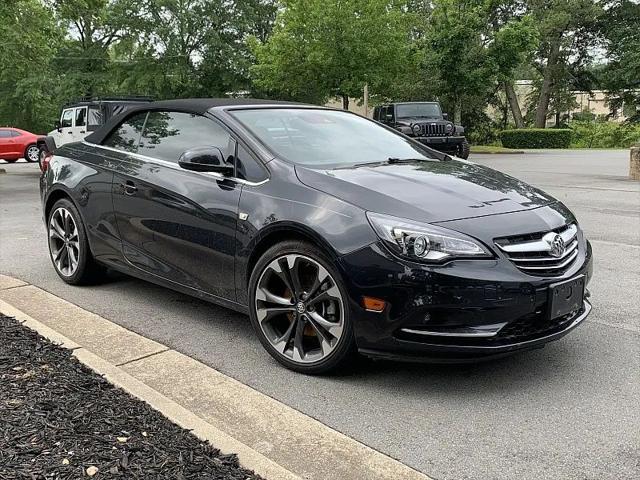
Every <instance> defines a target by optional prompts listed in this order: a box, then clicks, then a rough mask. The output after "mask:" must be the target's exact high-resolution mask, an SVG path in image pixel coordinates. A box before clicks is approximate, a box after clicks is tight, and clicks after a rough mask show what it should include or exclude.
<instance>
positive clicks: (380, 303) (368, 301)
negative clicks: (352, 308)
mask: <svg viewBox="0 0 640 480" xmlns="http://www.w3.org/2000/svg"><path fill="white" fill-rule="evenodd" d="M362 305H363V306H364V308H365V310H366V311H367V312H381V311H383V310H384V307H386V306H387V302H385V301H384V300H380V299H379V298H374V297H362Z"/></svg>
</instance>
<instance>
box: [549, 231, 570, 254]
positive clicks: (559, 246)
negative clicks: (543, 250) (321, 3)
mask: <svg viewBox="0 0 640 480" xmlns="http://www.w3.org/2000/svg"><path fill="white" fill-rule="evenodd" d="M549 246H550V247H551V248H550V249H549V253H550V254H551V256H552V257H556V258H558V257H561V256H562V255H563V254H564V251H565V250H566V248H567V247H566V245H565V244H564V240H563V239H562V237H561V236H560V235H556V236H555V237H553V239H552V240H551V242H549Z"/></svg>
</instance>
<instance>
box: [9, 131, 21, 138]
mask: <svg viewBox="0 0 640 480" xmlns="http://www.w3.org/2000/svg"><path fill="white" fill-rule="evenodd" d="M11 136H12V137H21V136H22V134H21V133H20V132H18V131H17V130H11Z"/></svg>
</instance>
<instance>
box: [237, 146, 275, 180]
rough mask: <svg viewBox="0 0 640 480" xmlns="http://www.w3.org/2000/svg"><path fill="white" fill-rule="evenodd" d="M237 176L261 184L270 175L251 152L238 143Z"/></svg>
mask: <svg viewBox="0 0 640 480" xmlns="http://www.w3.org/2000/svg"><path fill="white" fill-rule="evenodd" d="M236 176H237V177H238V178H243V179H245V180H248V181H250V182H261V181H262V180H266V179H267V177H268V175H267V172H266V170H265V168H264V167H263V166H262V165H261V164H260V162H259V161H258V160H256V159H255V158H254V157H253V155H251V154H250V153H249V151H248V150H247V149H246V148H244V147H243V146H242V144H241V143H238V155H237V157H236Z"/></svg>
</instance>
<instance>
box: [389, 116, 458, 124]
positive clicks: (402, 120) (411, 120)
mask: <svg viewBox="0 0 640 480" xmlns="http://www.w3.org/2000/svg"><path fill="white" fill-rule="evenodd" d="M396 123H402V124H404V125H413V124H414V123H420V124H422V123H452V122H450V121H448V120H445V119H444V118H435V117H434V118H430V117H401V118H398V120H397V122H396Z"/></svg>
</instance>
